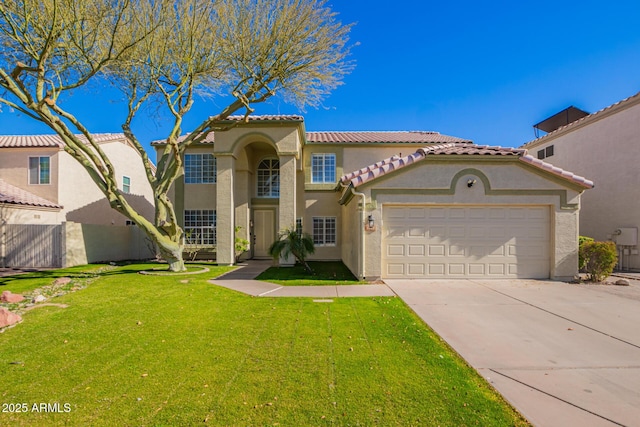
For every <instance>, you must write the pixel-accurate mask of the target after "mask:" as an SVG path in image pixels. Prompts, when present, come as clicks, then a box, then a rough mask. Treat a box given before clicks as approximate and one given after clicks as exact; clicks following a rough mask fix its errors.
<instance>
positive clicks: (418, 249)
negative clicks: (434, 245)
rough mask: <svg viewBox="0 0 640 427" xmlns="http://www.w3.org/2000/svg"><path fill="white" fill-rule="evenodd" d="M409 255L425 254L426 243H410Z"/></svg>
mask: <svg viewBox="0 0 640 427" xmlns="http://www.w3.org/2000/svg"><path fill="white" fill-rule="evenodd" d="M408 249H409V252H408V254H409V256H424V252H425V251H424V245H409V247H408Z"/></svg>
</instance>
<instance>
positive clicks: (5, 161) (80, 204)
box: [0, 134, 154, 225]
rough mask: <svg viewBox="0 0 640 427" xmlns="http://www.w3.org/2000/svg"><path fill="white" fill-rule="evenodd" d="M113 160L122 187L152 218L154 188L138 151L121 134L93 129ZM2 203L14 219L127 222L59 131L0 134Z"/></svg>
mask: <svg viewBox="0 0 640 427" xmlns="http://www.w3.org/2000/svg"><path fill="white" fill-rule="evenodd" d="M95 138H96V140H97V141H98V142H99V143H100V146H101V147H102V149H103V150H104V151H105V153H106V154H107V155H108V156H109V158H110V159H112V162H113V164H114V167H115V169H116V174H117V179H118V181H119V183H120V186H121V187H120V188H121V189H122V191H123V192H125V193H127V194H129V196H127V197H128V199H129V200H130V202H131V203H132V205H133V206H134V207H136V208H137V209H139V212H140V213H142V214H143V215H145V216H146V217H148V218H153V213H154V208H153V192H152V190H151V186H150V185H149V182H148V181H147V177H146V175H145V172H144V168H143V167H142V163H141V159H140V155H139V154H138V152H137V151H136V149H135V148H134V147H133V146H132V145H131V143H130V142H129V141H128V140H127V138H125V136H124V134H96V135H95ZM0 203H2V205H3V209H4V211H5V212H4V214H3V218H4V219H5V221H6V222H8V223H16V224H59V223H61V222H65V221H74V222H77V223H83V224H106V225H111V224H114V225H125V224H126V218H125V217H124V216H122V215H121V214H119V213H118V212H116V211H115V210H113V209H111V208H110V207H109V203H108V202H107V200H106V199H105V196H104V194H103V193H102V192H101V191H100V190H99V189H98V187H97V186H96V185H95V184H94V183H93V181H91V178H89V174H88V173H87V172H86V171H85V170H84V168H83V167H82V166H81V165H80V164H79V163H78V162H77V161H76V160H75V159H73V158H72V157H71V156H70V155H69V154H68V153H66V152H65V151H64V150H63V143H62V140H61V139H60V138H59V137H58V136H57V135H2V136H0Z"/></svg>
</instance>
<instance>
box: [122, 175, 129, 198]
mask: <svg viewBox="0 0 640 427" xmlns="http://www.w3.org/2000/svg"><path fill="white" fill-rule="evenodd" d="M122 192H123V193H126V194H129V193H131V178H129V177H128V176H123V177H122Z"/></svg>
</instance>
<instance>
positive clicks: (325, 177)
mask: <svg viewBox="0 0 640 427" xmlns="http://www.w3.org/2000/svg"><path fill="white" fill-rule="evenodd" d="M311 182H312V183H319V184H328V183H334V182H336V155H335V154H333V153H318V154H313V155H312V156H311Z"/></svg>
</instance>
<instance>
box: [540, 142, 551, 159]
mask: <svg viewBox="0 0 640 427" xmlns="http://www.w3.org/2000/svg"><path fill="white" fill-rule="evenodd" d="M551 156H553V145H550V146H548V147H546V148H543V149H542V150H538V159H540V160H544V159H546V158H547V157H551Z"/></svg>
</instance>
